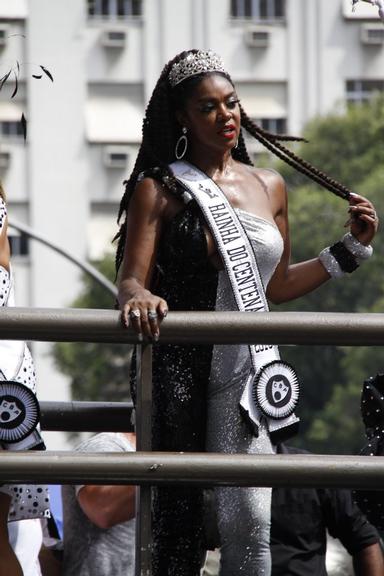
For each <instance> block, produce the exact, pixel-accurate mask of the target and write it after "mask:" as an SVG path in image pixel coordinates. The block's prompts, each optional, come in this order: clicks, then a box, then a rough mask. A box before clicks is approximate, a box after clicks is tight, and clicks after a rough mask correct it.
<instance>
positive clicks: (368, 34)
mask: <svg viewBox="0 0 384 576" xmlns="http://www.w3.org/2000/svg"><path fill="white" fill-rule="evenodd" d="M360 39H361V43H362V44H368V45H370V46H382V45H383V44H384V26H383V25H382V24H362V25H361V30H360Z"/></svg>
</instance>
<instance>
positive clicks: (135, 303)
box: [119, 288, 168, 341]
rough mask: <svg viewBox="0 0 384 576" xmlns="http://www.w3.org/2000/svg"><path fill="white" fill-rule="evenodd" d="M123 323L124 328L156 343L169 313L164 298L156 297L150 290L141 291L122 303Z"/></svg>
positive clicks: (140, 337)
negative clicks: (128, 328) (129, 327)
mask: <svg viewBox="0 0 384 576" xmlns="http://www.w3.org/2000/svg"><path fill="white" fill-rule="evenodd" d="M119 305H120V310H121V321H122V323H123V326H125V327H128V326H132V328H133V329H134V330H135V331H136V332H137V333H138V334H139V339H142V337H143V335H144V336H147V337H148V338H151V339H153V340H155V341H157V340H158V339H159V335H160V323H161V321H162V320H163V319H164V318H165V317H166V315H167V313H168V306H167V303H166V301H165V300H163V298H160V297H159V296H155V294H152V292H150V291H149V290H146V289H144V288H143V289H141V290H138V291H136V292H135V294H134V296H132V297H131V298H129V299H128V300H125V301H123V302H121V299H120V298H119Z"/></svg>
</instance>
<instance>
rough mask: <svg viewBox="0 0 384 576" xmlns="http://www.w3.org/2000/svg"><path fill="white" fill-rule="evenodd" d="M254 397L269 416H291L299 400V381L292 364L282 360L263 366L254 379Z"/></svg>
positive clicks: (277, 417) (278, 417)
mask: <svg viewBox="0 0 384 576" xmlns="http://www.w3.org/2000/svg"><path fill="white" fill-rule="evenodd" d="M253 397H254V399H255V401H256V403H257V405H258V406H259V408H260V410H261V411H262V412H263V413H264V414H265V415H266V416H268V417H269V418H276V419H280V418H287V417H288V416H290V415H291V414H292V413H293V411H294V410H295V408H296V405H297V402H298V400H299V381H298V378H297V375H296V372H295V371H294V369H293V368H292V366H290V365H289V364H287V363H286V362H282V361H281V360H274V361H273V362H270V363H269V364H266V365H265V366H263V367H262V368H261V370H260V371H259V373H258V375H257V376H256V378H255V381H254V385H253Z"/></svg>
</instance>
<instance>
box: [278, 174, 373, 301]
mask: <svg viewBox="0 0 384 576" xmlns="http://www.w3.org/2000/svg"><path fill="white" fill-rule="evenodd" d="M269 180H270V181H269V182H268V190H269V195H270V201H271V206H272V210H273V213H274V214H275V221H276V224H277V226H278V228H279V230H280V233H281V235H282V238H283V240H284V251H283V255H282V257H281V260H280V262H279V264H278V266H277V268H276V270H275V272H274V274H273V276H272V278H271V281H270V283H269V285H268V288H267V296H268V298H269V299H270V300H271V301H272V302H273V303H275V304H280V303H282V302H287V301H289V300H294V299H295V298H299V297H300V296H304V294H307V293H309V292H312V290H315V289H316V288H318V287H319V286H321V284H323V283H324V282H326V281H327V280H329V278H330V275H329V274H328V272H327V271H326V270H325V268H324V266H323V265H322V263H321V262H320V260H319V258H318V257H316V258H313V259H312V260H307V261H305V262H300V263H297V264H290V253H291V249H290V240H289V225H288V199H287V192H286V187H285V183H284V180H283V179H282V178H281V177H280V176H279V175H277V174H275V175H274V176H273V178H272V177H271V176H270V177H269ZM349 211H350V213H351V225H350V231H351V233H352V234H353V235H354V236H355V237H356V238H357V239H358V240H359V241H360V242H361V243H362V244H365V245H368V244H369V243H370V242H371V240H372V238H373V237H374V235H375V233H376V230H377V218H376V217H373V215H375V209H374V207H373V205H372V203H371V202H369V201H368V200H367V199H366V198H363V197H362V196H358V195H357V194H354V195H353V196H352V197H351V199H350V208H349Z"/></svg>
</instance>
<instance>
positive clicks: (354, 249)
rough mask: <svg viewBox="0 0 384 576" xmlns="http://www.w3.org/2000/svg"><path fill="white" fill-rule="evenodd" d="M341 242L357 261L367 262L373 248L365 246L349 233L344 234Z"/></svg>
mask: <svg viewBox="0 0 384 576" xmlns="http://www.w3.org/2000/svg"><path fill="white" fill-rule="evenodd" d="M341 241H342V243H343V244H344V246H345V247H346V248H347V250H349V251H350V253H351V254H353V256H354V257H355V258H357V259H358V260H367V259H368V258H370V257H371V256H372V254H373V248H372V246H371V245H370V244H369V245H368V246H365V245H364V244H362V243H361V242H359V240H358V239H357V238H356V237H355V236H354V235H353V234H351V233H350V232H348V233H347V234H345V235H344V236H343V237H342V239H341Z"/></svg>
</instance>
